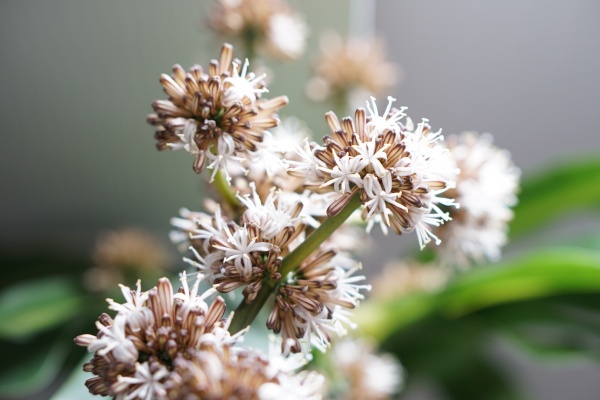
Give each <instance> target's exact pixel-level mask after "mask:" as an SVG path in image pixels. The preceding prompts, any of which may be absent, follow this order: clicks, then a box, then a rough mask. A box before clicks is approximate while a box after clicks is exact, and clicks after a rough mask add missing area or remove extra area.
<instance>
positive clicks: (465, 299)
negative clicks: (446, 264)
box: [355, 248, 600, 340]
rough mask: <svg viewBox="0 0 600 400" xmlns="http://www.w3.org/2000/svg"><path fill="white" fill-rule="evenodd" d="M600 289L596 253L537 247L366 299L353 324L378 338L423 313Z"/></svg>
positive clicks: (451, 314)
mask: <svg viewBox="0 0 600 400" xmlns="http://www.w3.org/2000/svg"><path fill="white" fill-rule="evenodd" d="M589 292H600V253H599V252H597V251H593V250H589V249H578V248H562V249H551V250H542V251H538V252H536V253H533V254H530V255H528V256H526V257H523V258H521V259H518V260H514V261H512V262H505V263H503V264H500V265H495V266H493V267H488V268H485V267H483V268H478V269H474V270H471V271H469V272H466V273H464V274H462V275H459V276H458V277H457V278H456V279H455V280H454V281H452V282H450V283H449V284H448V286H447V287H445V288H443V289H442V290H440V291H438V292H433V293H417V294H413V295H409V296H405V297H400V298H398V299H395V300H391V301H389V300H388V301H378V300H376V299H372V300H371V301H369V302H365V303H364V304H363V305H362V306H361V307H360V308H359V309H358V310H357V313H356V319H355V320H356V322H357V323H358V326H359V329H360V330H361V331H362V332H363V333H364V334H366V335H368V336H373V337H375V338H376V339H378V340H384V339H386V338H387V337H388V336H389V335H391V334H392V333H393V332H395V331H397V330H399V329H403V328H404V327H406V326H408V325H410V324H412V323H415V322H418V321H419V320H420V319H423V318H426V317H427V316H429V315H443V316H445V317H448V318H458V317H460V316H463V315H466V314H469V313H473V312H475V311H477V310H481V309H485V308H489V307H494V306H497V305H501V304H506V303H511V302H515V301H520V300H526V299H535V298H543V297H549V296H554V295H560V294H565V293H589Z"/></svg>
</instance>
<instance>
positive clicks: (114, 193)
mask: <svg viewBox="0 0 600 400" xmlns="http://www.w3.org/2000/svg"><path fill="white" fill-rule="evenodd" d="M210 4H211V2H210V1H206V0H203V1H201V0H195V1H191V0H180V1H177V2H166V1H159V0H128V1H117V0H107V1H102V2H99V1H91V0H85V1H81V0H53V1H41V0H3V1H1V2H0V72H1V73H0V88H1V92H0V121H1V123H2V146H1V147H0V168H1V170H2V174H1V175H0V190H1V195H0V210H1V211H0V252H1V253H2V268H3V270H2V272H3V278H2V279H1V280H0V287H2V288H3V289H4V288H7V287H9V286H12V285H14V284H16V283H18V282H22V281H24V280H25V279H28V278H31V277H32V276H35V277H40V276H46V275H52V274H54V273H55V268H56V265H55V263H44V260H50V259H52V260H56V259H68V260H76V262H74V263H72V264H69V265H72V266H71V267H68V268H65V271H68V270H69V268H70V271H71V273H75V274H77V268H81V267H82V266H85V265H86V262H91V261H89V254H90V251H91V249H92V246H93V243H94V240H95V238H96V237H97V235H98V234H99V233H101V232H104V231H106V230H110V229H115V228H119V227H124V226H139V227H142V228H145V229H147V230H150V231H152V232H155V233H156V234H157V235H159V236H160V237H163V238H164V239H165V242H166V240H167V234H168V230H169V224H168V221H169V218H171V217H172V216H174V215H176V213H177V210H178V209H179V208H180V207H189V208H191V209H198V208H199V207H200V199H201V196H202V185H201V181H200V179H199V178H198V177H197V176H196V175H195V174H194V173H193V172H192V170H191V158H190V156H189V155H188V154H185V153H173V154H171V153H164V152H163V153H159V152H157V151H156V150H155V148H154V140H153V139H152V135H153V129H152V127H150V126H149V125H147V124H146V122H145V116H146V114H148V113H149V112H150V111H151V108H150V104H151V103H152V101H153V100H154V99H158V98H163V97H164V95H163V92H162V89H161V86H160V85H159V83H158V77H159V76H160V74H161V73H163V72H168V71H170V68H171V66H172V65H173V64H174V63H179V64H181V65H183V66H184V67H189V66H191V65H192V64H194V63H203V64H205V63H206V61H207V60H208V59H209V58H214V57H216V56H217V54H218V49H219V47H220V41H219V39H217V38H216V37H215V36H214V35H213V34H211V33H210V32H209V31H208V29H207V28H206V20H205V18H206V10H207V8H208V7H209V6H210ZM293 4H294V5H295V7H296V8H297V9H299V10H300V11H301V12H302V13H303V14H304V15H305V18H306V21H307V23H308V25H309V26H310V37H309V41H308V51H307V54H306V55H305V56H304V57H303V58H302V59H301V60H300V61H299V62H298V63H295V64H284V63H272V64H269V68H271V69H272V71H273V81H272V83H271V84H270V86H269V87H270V92H271V94H273V95H279V94H286V95H288V96H289V98H290V105H289V106H288V107H287V108H286V109H285V110H284V111H283V112H282V115H283V116H286V115H294V116H297V117H298V118H300V119H302V120H305V121H306V122H307V124H308V125H309V126H310V127H311V128H312V130H313V131H314V132H315V137H320V136H322V135H323V134H325V132H326V126H325V123H324V119H323V114H324V112H325V111H327V109H324V108H323V106H322V105H318V104H313V103H311V102H310V101H309V100H308V99H307V98H306V97H305V94H304V82H305V81H306V80H307V79H308V77H309V76H310V63H311V60H312V59H313V58H314V55H315V52H316V48H317V41H318V37H319V35H320V34H321V33H322V32H324V31H327V30H331V29H332V30H336V31H339V32H341V33H343V34H347V33H348V32H350V33H355V34H370V33H378V34H380V35H382V36H383V37H384V38H385V40H386V42H387V48H388V50H389V58H390V59H391V60H392V61H394V62H396V63H398V64H400V65H401V66H402V70H403V77H404V78H403V80H402V82H401V83H400V84H399V85H397V87H396V89H395V91H394V93H391V95H393V96H394V97H396V98H397V99H398V102H399V103H400V104H402V105H406V106H408V113H409V115H411V116H412V117H413V118H414V119H420V118H421V117H426V118H429V120H430V122H431V124H432V126H433V127H434V128H435V127H442V128H443V130H444V132H446V133H458V132H461V131H464V130H476V131H479V132H484V131H487V132H491V133H493V134H494V136H495V140H496V144H497V145H498V146H500V147H504V148H507V149H508V150H509V151H510V152H511V153H512V155H513V159H514V161H515V163H516V164H517V165H518V166H519V167H520V168H521V169H522V171H523V172H524V174H525V175H527V174H531V173H535V172H536V171H537V170H540V169H542V168H544V167H545V166H547V165H551V164H553V163H556V162H559V161H560V160H565V159H569V158H577V157H579V156H580V155H582V154H586V155H589V154H593V153H594V152H597V151H598V150H600V136H599V133H598V132H600V119H599V118H598V117H597V116H598V105H599V104H600V78H599V77H598V73H599V72H600V3H598V2H597V1H593V0H572V1H553V2H548V1H544V0H529V1H517V0H505V1H492V0H455V1H452V2H448V1H441V0H437V1H435V0H403V1H395V0H378V1H374V0H373V1H370V0H364V1H360V0H356V1H354V2H352V1H342V0H330V1H317V0H303V1H296V2H294V3H293ZM556 184H557V185H560V184H561V182H556ZM598 190H599V191H600V188H598ZM599 222H600V219H599V218H598V215H597V214H591V213H585V214H584V213H581V214H579V215H577V216H569V217H568V218H563V219H561V220H559V221H556V222H554V223H553V224H552V225H551V226H549V227H548V228H547V229H546V230H545V231H544V232H541V233H539V234H537V235H534V236H532V237H529V238H527V240H523V241H521V242H519V244H518V245H516V246H512V247H509V249H508V254H509V255H511V254H513V255H514V254H519V252H521V251H523V250H525V249H527V248H528V247H529V246H532V245H534V244H536V243H541V242H548V241H549V242H550V243H558V242H560V241H561V240H563V239H565V238H568V237H569V236H571V235H572V234H574V232H578V233H581V232H586V231H588V230H592V229H594V228H596V229H597V227H598V226H600V224H599ZM413 239H414V241H416V239H415V238H411V237H408V238H405V237H402V238H401V239H398V238H397V237H387V238H384V237H379V236H378V237H376V240H374V243H373V249H372V253H371V254H367V255H365V258H368V259H369V260H370V261H369V262H370V264H373V268H374V269H375V268H377V267H378V266H379V265H381V264H382V263H383V262H384V261H385V258H392V257H396V256H398V255H400V254H401V252H402V250H401V249H402V247H400V250H399V248H398V241H399V240H400V241H402V242H407V241H412V240H413ZM413 245H414V243H410V246H413ZM23 260H32V261H31V262H30V263H27V262H25V261H23ZM32 265H35V266H32ZM369 268H371V266H369ZM491 351H493V352H494V354H496V355H497V357H498V358H499V359H501V360H502V362H505V363H506V364H507V365H509V366H510V367H511V368H512V371H513V375H514V376H515V377H516V379H517V380H518V381H519V382H520V384H521V385H522V386H523V387H524V388H525V391H526V393H527V394H528V396H530V397H529V398H532V399H557V400H558V399H564V398H576V399H596V398H597V393H599V392H600V381H598V379H596V377H597V376H598V374H600V368H599V367H598V366H596V365H595V364H592V363H590V362H586V361H577V362H570V363H560V364H547V363H540V362H537V361H533V360H531V359H530V358H527V357H525V356H523V355H522V354H520V353H518V352H516V351H515V350H514V349H512V348H510V347H509V346H508V347H507V346H506V345H504V344H500V345H498V344H492V346H491ZM42 398H43V397H42ZM406 398H409V399H413V398H414V399H426V398H431V399H435V398H436V393H435V391H433V390H431V388H429V386H428V385H427V382H423V383H419V384H418V385H417V386H416V387H415V388H411V389H410V390H409V392H408V393H407V394H406ZM482 398H486V397H485V394H482Z"/></svg>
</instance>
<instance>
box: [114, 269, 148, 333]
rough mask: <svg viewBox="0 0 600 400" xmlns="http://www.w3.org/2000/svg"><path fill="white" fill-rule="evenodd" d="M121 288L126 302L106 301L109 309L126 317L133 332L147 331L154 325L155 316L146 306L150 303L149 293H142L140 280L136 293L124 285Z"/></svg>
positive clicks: (137, 283)
mask: <svg viewBox="0 0 600 400" xmlns="http://www.w3.org/2000/svg"><path fill="white" fill-rule="evenodd" d="M119 287H120V288H121V292H122V293H123V297H125V301H126V302H125V303H124V304H119V303H116V302H115V301H114V300H113V299H106V301H107V302H108V304H109V306H108V308H109V309H111V310H115V311H116V312H118V313H119V314H121V315H124V316H126V317H127V325H129V327H130V328H131V330H132V331H133V332H137V331H139V330H141V329H145V328H146V327H147V326H149V325H151V324H152V323H154V316H153V315H152V312H150V310H149V309H148V307H147V306H146V304H145V303H146V301H148V293H147V292H142V288H141V282H140V280H139V279H138V280H137V282H136V287H137V288H136V291H135V292H132V290H131V289H129V288H128V287H127V286H124V285H119Z"/></svg>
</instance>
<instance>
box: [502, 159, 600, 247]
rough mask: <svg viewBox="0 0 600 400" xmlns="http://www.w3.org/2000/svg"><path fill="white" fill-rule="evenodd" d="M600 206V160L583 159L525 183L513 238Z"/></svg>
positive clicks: (549, 170) (556, 168)
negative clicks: (555, 220)
mask: <svg viewBox="0 0 600 400" xmlns="http://www.w3.org/2000/svg"><path fill="white" fill-rule="evenodd" d="M598 206H600V160H599V158H598V156H590V157H583V158H580V159H577V160H573V161H571V162H563V163H559V164H556V165H553V166H551V167H550V168H548V169H547V170H545V171H543V172H542V173H539V174H537V175H535V176H532V177H530V178H528V179H525V180H524V182H523V183H522V185H521V192H520V193H519V204H518V205H517V206H516V207H515V218H514V220H513V222H512V224H511V226H510V235H511V236H512V237H513V238H515V237H518V236H521V235H523V234H526V233H528V232H531V231H533V230H535V229H538V228H540V227H541V226H543V225H544V224H545V223H548V222H550V221H552V220H553V219H555V218H557V217H560V216H562V215H565V214H567V213H570V212H573V211H577V210H582V209H589V208H594V209H596V208H598Z"/></svg>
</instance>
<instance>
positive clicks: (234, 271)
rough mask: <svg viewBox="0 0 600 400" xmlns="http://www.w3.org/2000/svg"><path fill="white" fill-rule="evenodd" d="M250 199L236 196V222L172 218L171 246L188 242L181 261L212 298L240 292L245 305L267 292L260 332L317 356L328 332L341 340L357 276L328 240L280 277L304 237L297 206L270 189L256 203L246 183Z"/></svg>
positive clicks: (354, 301)
mask: <svg viewBox="0 0 600 400" xmlns="http://www.w3.org/2000/svg"><path fill="white" fill-rule="evenodd" d="M251 188H252V193H251V194H250V195H246V196H239V199H240V202H241V204H242V205H243V207H244V208H245V211H244V213H243V214H242V216H241V218H240V223H236V222H235V221H234V220H230V219H226V218H225V217H224V216H223V215H222V214H221V212H220V209H219V208H217V210H216V212H215V214H214V215H209V214H206V213H200V212H196V213H194V212H189V211H187V210H185V211H184V212H183V213H182V217H183V218H175V219H173V221H172V222H173V224H174V225H175V227H176V228H178V230H177V231H175V233H174V234H173V238H174V239H175V240H181V239H183V238H185V237H188V238H189V242H188V243H189V245H190V246H191V250H192V252H193V253H194V256H195V257H194V258H195V259H186V261H187V262H188V263H190V264H191V265H193V266H195V267H196V268H198V270H199V271H200V273H201V274H203V275H204V276H205V278H206V279H207V280H208V281H209V282H210V283H211V284H214V285H215V288H216V289H217V290H219V291H220V292H223V293H226V292H230V291H232V290H234V289H237V288H240V287H244V289H243V291H242V293H243V295H244V298H245V301H246V302H247V303H252V302H253V301H254V300H255V298H256V296H257V294H258V292H259V291H260V290H261V288H262V287H263V286H264V285H265V284H268V285H270V286H272V287H273V288H274V291H275V295H276V299H275V305H274V308H273V310H272V312H271V316H270V317H269V321H268V323H267V326H268V327H269V328H270V329H272V330H273V331H275V332H277V333H281V334H282V336H283V338H284V340H285V341H288V339H289V340H292V341H293V346H292V347H291V350H292V351H293V352H299V351H302V350H306V349H307V348H308V346H309V345H310V344H312V345H315V346H316V347H318V348H320V349H322V350H324V349H325V348H326V347H327V346H328V344H329V342H330V338H331V336H330V333H333V332H334V333H336V334H338V335H343V334H345V333H346V330H345V328H344V325H347V326H351V327H352V326H353V324H352V323H351V322H350V321H349V320H348V310H349V309H352V308H354V307H356V306H357V305H358V301H359V300H360V299H362V298H363V295H362V294H361V293H360V291H361V290H368V289H370V287H369V286H368V285H357V284H356V282H359V281H361V280H363V279H364V277H363V276H352V275H353V274H354V272H356V271H357V268H356V267H355V264H356V263H355V262H353V263H352V265H351V266H349V265H348V264H349V263H348V260H347V259H346V258H338V257H336V256H337V254H338V252H337V251H336V250H334V249H333V247H336V246H335V244H333V243H331V242H326V243H324V244H323V246H322V248H321V249H319V250H317V251H316V252H314V253H313V254H312V255H311V256H310V257H308V258H307V259H306V260H304V262H302V263H301V264H300V265H299V266H298V268H296V269H294V270H293V271H289V273H287V274H285V276H282V273H281V265H282V261H283V259H284V258H285V256H286V255H288V254H290V252H292V251H293V250H294V249H295V248H296V247H297V246H298V244H299V243H300V242H301V241H302V240H303V239H304V238H305V237H306V229H307V224H306V223H305V219H303V218H301V217H300V215H301V211H302V203H301V202H299V201H295V202H286V201H285V199H282V198H281V197H280V195H281V192H277V191H274V190H272V191H271V192H270V194H269V195H268V196H267V198H266V199H265V200H264V201H262V200H261V199H260V197H259V195H258V194H257V192H256V190H255V187H254V185H251Z"/></svg>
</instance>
